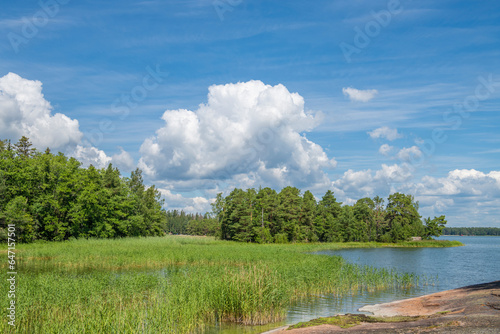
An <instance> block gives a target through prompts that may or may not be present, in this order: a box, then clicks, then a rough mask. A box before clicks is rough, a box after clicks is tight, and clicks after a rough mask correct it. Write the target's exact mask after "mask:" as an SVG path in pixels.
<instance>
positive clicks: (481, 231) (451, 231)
mask: <svg viewBox="0 0 500 334" xmlns="http://www.w3.org/2000/svg"><path fill="white" fill-rule="evenodd" d="M443 234H444V235H477V236H479V235H481V236H488V235H492V236H500V228H498V227H445V228H444V229H443Z"/></svg>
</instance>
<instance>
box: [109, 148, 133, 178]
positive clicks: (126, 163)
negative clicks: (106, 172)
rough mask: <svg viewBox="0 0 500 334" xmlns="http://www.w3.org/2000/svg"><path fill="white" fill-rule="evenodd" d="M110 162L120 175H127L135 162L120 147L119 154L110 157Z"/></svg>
mask: <svg viewBox="0 0 500 334" xmlns="http://www.w3.org/2000/svg"><path fill="white" fill-rule="evenodd" d="M111 162H112V163H113V165H116V167H118V169H119V170H120V171H121V173H122V175H124V173H129V172H131V171H132V170H133V169H134V168H135V162H134V159H133V158H132V156H131V155H130V154H129V153H128V152H127V151H125V150H124V149H123V148H121V147H120V153H119V154H114V155H113V156H112V157H111Z"/></svg>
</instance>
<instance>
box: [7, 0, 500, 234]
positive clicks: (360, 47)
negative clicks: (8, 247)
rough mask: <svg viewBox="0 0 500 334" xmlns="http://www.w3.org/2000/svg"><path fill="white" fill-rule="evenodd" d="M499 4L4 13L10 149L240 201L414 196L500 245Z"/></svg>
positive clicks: (46, 4) (45, 0) (179, 4)
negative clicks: (498, 238) (499, 237)
mask: <svg viewBox="0 0 500 334" xmlns="http://www.w3.org/2000/svg"><path fill="white" fill-rule="evenodd" d="M499 109H500V2H498V1H493V0H486V1H480V2H477V1H470V0H469V1H446V0H443V1H426V0H423V1H404V0H400V1H398V0H389V1H374V0H366V1H365V0H357V1H353V0H349V1H332V0H330V1H323V0H318V1H314V2H307V1H297V0H289V1H251V0H184V1H181V0H178V1H173V0H170V1H169V0H165V1H156V0H151V1H127V0H125V1H123V0H122V1H74V0H41V1H39V2H38V1H3V2H2V11H1V12H0V138H2V139H11V140H12V141H17V140H18V139H19V138H20V137H21V136H22V135H25V136H27V137H29V138H30V139H31V141H32V142H33V144H34V145H35V146H36V147H37V148H38V149H40V150H44V149H45V148H46V147H50V148H51V149H52V150H53V151H56V152H57V151H60V152H64V153H65V154H67V155H70V156H73V157H76V158H77V159H79V160H80V161H82V163H83V164H84V165H85V166H88V165H89V164H93V165H94V166H98V167H105V166H107V164H109V163H112V164H113V165H114V166H117V167H118V168H120V170H121V171H122V174H123V175H125V176H127V175H129V173H130V171H131V170H133V169H135V168H136V167H139V168H141V169H142V170H143V173H144V178H145V181H146V183H147V184H155V185H156V186H157V187H158V188H159V189H160V190H161V192H162V194H163V196H164V199H165V208H166V209H184V210H186V211H190V212H205V211H208V210H210V203H211V201H212V200H213V199H214V197H215V195H216V194H217V193H218V192H223V193H224V194H225V195H226V194H227V193H228V192H229V191H231V190H232V189H233V188H234V187H239V188H249V187H254V188H258V187H259V186H262V187H272V188H274V189H276V190H278V191H279V190H280V189H281V188H283V187H285V186H288V185H291V186H295V187H298V188H300V189H302V190H303V191H305V190H311V191H312V192H313V194H314V195H315V196H316V197H317V199H320V198H321V197H322V196H323V195H324V193H325V192H326V191H327V190H328V189H330V190H333V191H334V193H335V196H336V197H337V199H338V200H339V201H342V202H343V203H346V204H353V203H355V201H356V200H357V199H360V198H362V197H374V196H376V195H379V196H381V197H387V196H388V195H389V194H390V193H393V192H396V191H399V192H404V193H407V194H412V195H414V196H415V198H416V199H417V200H418V201H419V203H420V213H421V214H422V215H423V216H424V217H427V216H439V215H442V214H445V215H446V216H447V219H448V225H449V226H457V227H458V226H496V227H500V218H499V217H500V159H499V157H500V131H499V127H500V113H499Z"/></svg>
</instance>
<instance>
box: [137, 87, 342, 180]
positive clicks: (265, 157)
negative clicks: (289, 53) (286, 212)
mask: <svg viewBox="0 0 500 334" xmlns="http://www.w3.org/2000/svg"><path fill="white" fill-rule="evenodd" d="M162 119H163V121H164V122H165V123H164V125H163V127H161V128H160V129H158V130H157V131H156V135H155V136H153V137H150V138H148V139H146V140H145V141H144V142H143V144H142V146H141V148H140V153H141V158H140V160H139V167H140V168H141V169H143V170H144V171H145V173H146V174H147V175H148V176H150V177H152V178H154V179H166V180H175V181H178V180H198V183H197V184H198V187H200V186H203V184H205V183H207V182H211V181H223V182H226V183H228V184H236V185H238V184H239V185H256V186H258V185H260V184H266V185H274V186H277V187H280V186H285V185H288V184H294V185H297V186H301V185H308V184H314V183H318V182H328V179H327V177H326V175H325V173H324V171H323V169H324V168H334V167H335V166H336V161H335V160H334V159H330V158H328V156H327V155H326V153H325V152H324V150H323V148H322V147H321V146H319V145H318V144H316V143H314V142H312V141H310V140H309V139H307V137H306V135H305V132H308V131H311V130H312V129H313V128H314V127H315V126H316V125H317V124H318V123H319V119H318V117H317V116H315V115H313V114H311V113H307V112H306V111H305V110H304V99H303V98H302V97H301V96H300V95H299V94H297V93H290V92H289V91H288V90H287V89H286V87H285V86H283V85H281V84H279V85H276V86H270V85H265V84H264V83H262V82H261V81H249V82H245V83H236V84H227V85H213V86H211V87H209V93H208V102H207V103H206V104H201V105H200V106H199V108H198V109H197V110H195V111H191V110H186V109H178V110H167V111H165V113H164V114H163V116H162Z"/></svg>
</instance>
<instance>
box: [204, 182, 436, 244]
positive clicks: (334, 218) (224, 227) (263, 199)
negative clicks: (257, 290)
mask: <svg viewBox="0 0 500 334" xmlns="http://www.w3.org/2000/svg"><path fill="white" fill-rule="evenodd" d="M213 217H215V218H217V219H218V221H219V222H220V228H221V231H220V236H221V238H222V239H225V240H236V241H244V242H258V243H269V242H275V243H286V242H318V241H320V242H344V241H380V242H398V241H404V240H408V239H410V238H411V237H422V238H424V239H429V238H431V237H432V236H439V235H440V234H441V231H442V229H443V228H444V225H445V224H446V220H445V217H444V216H440V217H434V218H433V219H430V218H427V219H424V221H423V222H422V220H421V216H420V214H419V213H418V202H416V201H415V200H414V198H413V196H411V195H405V194H401V193H395V194H392V195H390V196H389V198H388V199H387V204H386V205H384V199H382V198H380V197H378V196H377V197H375V198H373V199H371V198H362V199H360V200H358V201H357V202H356V203H355V204H354V205H342V203H340V202H338V201H337V200H336V198H335V196H334V194H333V192H332V191H330V190H328V191H327V192H326V194H325V195H324V196H323V198H322V199H321V200H320V201H319V202H317V201H316V199H315V198H314V196H313V194H312V193H311V192H310V191H306V192H305V193H304V194H303V195H301V191H300V190H299V189H297V188H295V187H286V188H284V189H282V190H281V191H280V192H279V193H277V192H276V191H275V190H273V189H270V188H261V189H259V190H258V191H256V190H255V189H248V190H246V191H245V190H242V189H234V190H233V191H232V192H231V193H230V194H229V195H228V196H227V197H225V198H223V197H222V194H219V195H218V196H217V199H216V201H215V203H213Z"/></svg>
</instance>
